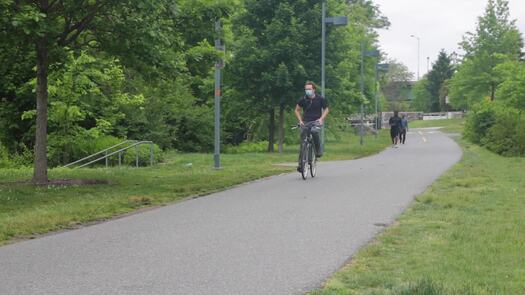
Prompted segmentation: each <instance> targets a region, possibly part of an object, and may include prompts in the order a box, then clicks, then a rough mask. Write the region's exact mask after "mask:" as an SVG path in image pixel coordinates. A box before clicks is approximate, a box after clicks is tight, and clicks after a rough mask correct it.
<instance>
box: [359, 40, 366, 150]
mask: <svg viewBox="0 0 525 295" xmlns="http://www.w3.org/2000/svg"><path fill="white" fill-rule="evenodd" d="M364 54H365V42H363V41H361V81H360V86H361V87H360V88H361V99H363V97H364V95H365V66H364ZM360 109H361V110H360V112H361V124H360V125H361V126H360V127H359V144H361V145H363V127H364V126H363V115H364V114H363V113H364V107H363V102H361V107H360Z"/></svg>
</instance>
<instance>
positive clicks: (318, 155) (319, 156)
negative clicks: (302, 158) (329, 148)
mask: <svg viewBox="0 0 525 295" xmlns="http://www.w3.org/2000/svg"><path fill="white" fill-rule="evenodd" d="M322 156H323V154H315V157H316V158H321V157H322Z"/></svg>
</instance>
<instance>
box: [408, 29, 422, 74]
mask: <svg viewBox="0 0 525 295" xmlns="http://www.w3.org/2000/svg"><path fill="white" fill-rule="evenodd" d="M410 37H412V38H416V39H417V80H418V81H419V59H420V58H419V48H420V45H419V43H420V40H419V37H418V36H416V35H410Z"/></svg>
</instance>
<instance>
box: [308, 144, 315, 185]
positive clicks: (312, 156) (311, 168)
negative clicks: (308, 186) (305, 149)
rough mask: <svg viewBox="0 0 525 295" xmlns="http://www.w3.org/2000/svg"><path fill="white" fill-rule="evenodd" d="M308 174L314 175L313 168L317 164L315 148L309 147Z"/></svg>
mask: <svg viewBox="0 0 525 295" xmlns="http://www.w3.org/2000/svg"><path fill="white" fill-rule="evenodd" d="M308 166H309V170H310V175H311V176H312V178H313V177H315V168H316V166H317V157H316V156H315V149H313V148H312V149H310V161H309V162H308Z"/></svg>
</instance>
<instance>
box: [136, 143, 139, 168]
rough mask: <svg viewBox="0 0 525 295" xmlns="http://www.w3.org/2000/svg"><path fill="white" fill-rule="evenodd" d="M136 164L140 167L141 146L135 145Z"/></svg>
mask: <svg viewBox="0 0 525 295" xmlns="http://www.w3.org/2000/svg"><path fill="white" fill-rule="evenodd" d="M135 166H136V167H137V168H139V146H138V145H136V146H135Z"/></svg>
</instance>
